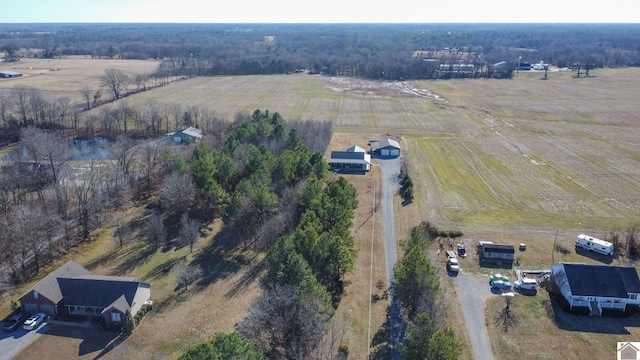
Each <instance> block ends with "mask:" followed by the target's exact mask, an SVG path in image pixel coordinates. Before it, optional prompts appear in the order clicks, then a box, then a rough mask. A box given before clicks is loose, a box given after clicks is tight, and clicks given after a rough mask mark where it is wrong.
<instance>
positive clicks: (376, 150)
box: [369, 139, 400, 157]
mask: <svg viewBox="0 0 640 360" xmlns="http://www.w3.org/2000/svg"><path fill="white" fill-rule="evenodd" d="M369 146H371V154H372V155H374V156H379V157H398V156H400V143H398V142H397V141H395V140H393V139H384V140H372V141H369Z"/></svg>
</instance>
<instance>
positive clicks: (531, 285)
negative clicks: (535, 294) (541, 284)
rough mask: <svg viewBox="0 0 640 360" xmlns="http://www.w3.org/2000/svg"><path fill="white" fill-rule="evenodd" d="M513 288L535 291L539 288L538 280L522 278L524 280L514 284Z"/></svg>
mask: <svg viewBox="0 0 640 360" xmlns="http://www.w3.org/2000/svg"><path fill="white" fill-rule="evenodd" d="M513 286H514V287H515V288H516V289H524V290H535V289H536V288H537V287H538V282H537V281H536V279H531V278H522V280H518V281H516V282H514V283H513Z"/></svg>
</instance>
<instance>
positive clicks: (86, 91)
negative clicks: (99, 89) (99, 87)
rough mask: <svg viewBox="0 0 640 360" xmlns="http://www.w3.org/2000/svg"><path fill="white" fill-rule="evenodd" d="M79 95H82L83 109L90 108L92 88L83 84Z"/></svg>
mask: <svg viewBox="0 0 640 360" xmlns="http://www.w3.org/2000/svg"><path fill="white" fill-rule="evenodd" d="M80 96H82V99H83V100H84V105H85V107H84V109H85V110H91V100H92V98H93V90H92V89H91V88H90V87H88V86H84V87H83V88H82V89H80Z"/></svg>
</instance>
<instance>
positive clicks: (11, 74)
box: [0, 70, 22, 79]
mask: <svg viewBox="0 0 640 360" xmlns="http://www.w3.org/2000/svg"><path fill="white" fill-rule="evenodd" d="M20 76H22V73H19V72H16V71H10V70H4V71H0V78H4V79H7V78H15V77H20Z"/></svg>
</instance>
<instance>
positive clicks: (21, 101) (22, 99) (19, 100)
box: [13, 84, 29, 124]
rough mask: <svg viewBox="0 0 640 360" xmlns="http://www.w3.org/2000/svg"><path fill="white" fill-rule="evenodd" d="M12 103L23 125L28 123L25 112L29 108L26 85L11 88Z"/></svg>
mask: <svg viewBox="0 0 640 360" xmlns="http://www.w3.org/2000/svg"><path fill="white" fill-rule="evenodd" d="M13 101H14V103H15V104H16V107H17V109H18V113H20V117H21V119H20V120H21V121H22V123H23V124H27V123H28V118H27V111H28V107H29V104H28V102H29V87H28V86H26V85H22V84H19V85H16V86H14V87H13Z"/></svg>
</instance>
